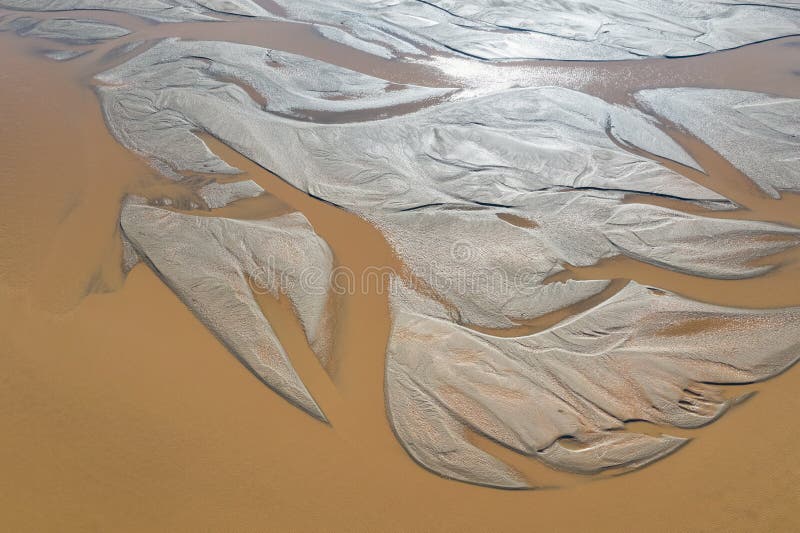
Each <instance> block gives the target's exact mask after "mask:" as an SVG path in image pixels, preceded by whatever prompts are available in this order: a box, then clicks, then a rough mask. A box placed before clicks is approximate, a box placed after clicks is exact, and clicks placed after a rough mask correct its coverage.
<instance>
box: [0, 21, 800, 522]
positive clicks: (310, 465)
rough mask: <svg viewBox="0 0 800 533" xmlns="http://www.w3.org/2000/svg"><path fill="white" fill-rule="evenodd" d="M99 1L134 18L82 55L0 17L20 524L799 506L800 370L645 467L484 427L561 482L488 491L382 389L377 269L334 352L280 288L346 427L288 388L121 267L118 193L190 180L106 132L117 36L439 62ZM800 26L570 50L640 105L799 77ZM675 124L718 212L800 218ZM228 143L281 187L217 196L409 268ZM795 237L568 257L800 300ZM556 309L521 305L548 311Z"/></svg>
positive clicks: (642, 513)
mask: <svg viewBox="0 0 800 533" xmlns="http://www.w3.org/2000/svg"><path fill="white" fill-rule="evenodd" d="M2 14H3V13H2V12H0V15H2ZM58 15H59V16H65V15H64V14H63V13H61V14H58ZM84 15H85V14H84ZM46 16H55V15H53V14H50V15H46ZM90 16H91V17H92V18H101V19H103V20H109V21H114V22H119V23H122V24H123V25H126V26H128V27H131V28H133V29H135V30H136V33H135V35H134V36H132V37H130V38H125V39H121V40H119V41H117V42H114V43H107V44H104V45H101V46H100V47H98V48H99V49H98V50H97V51H95V52H92V53H91V54H88V55H86V56H84V57H82V58H79V59H77V60H74V61H70V62H66V63H56V62H53V61H49V60H47V59H45V58H43V57H42V56H41V55H40V53H39V52H40V51H41V50H42V49H44V48H52V47H53V46H52V43H47V42H45V41H38V40H35V39H22V38H18V37H16V36H14V35H11V34H8V33H0V65H2V69H0V179H2V187H0V365H2V371H1V372H0V472H2V475H0V523H2V529H3V530H8V531H431V530H440V531H531V530H545V531H550V530H555V531H559V530H568V529H569V530H572V529H579V528H580V529H590V530H601V531H603V530H608V531H612V530H614V531H616V530H633V531H636V530H644V529H652V530H659V531H683V530H693V531H734V530H736V531H752V530H761V531H781V530H783V531H791V530H798V529H799V528H800V513H798V512H797V509H798V505H800V491H799V490H798V488H797V487H798V486H800V448H798V442H800V424H798V423H797V413H798V411H800V394H797V392H798V391H800V371H799V370H798V369H791V370H789V371H787V372H786V373H784V374H783V375H781V376H779V377H777V378H775V379H774V380H771V381H769V382H767V383H763V384H759V385H755V386H750V387H745V388H741V391H751V390H756V391H759V393H758V394H757V395H756V396H755V397H753V398H751V399H749V400H748V401H747V402H745V403H743V404H742V405H740V406H738V407H736V408H735V409H733V410H732V411H731V412H730V413H729V414H727V415H725V416H724V417H723V418H722V419H721V420H720V421H718V422H716V423H714V424H713V425H711V426H709V427H707V428H702V429H699V430H694V431H683V432H678V431H675V430H670V432H671V433H673V434H680V435H682V436H690V437H695V438H694V440H693V441H692V442H691V443H690V444H689V445H687V446H686V447H685V448H684V449H682V450H680V452H679V453H676V454H673V455H672V456H670V457H668V458H666V459H664V460H662V461H660V462H658V463H656V464H654V465H652V466H649V467H647V468H645V469H643V470H641V471H638V472H635V473H631V474H626V475H624V476H616V475H613V473H610V474H609V475H605V476H599V477H581V476H573V475H568V474H563V473H558V472H553V471H551V470H549V469H547V468H546V467H544V466H542V465H540V464H538V463H537V462H536V461H533V460H528V459H525V458H523V457H520V456H518V455H516V454H514V453H512V452H510V451H509V450H507V449H505V448H502V447H500V446H497V445H496V444H494V443H492V442H488V441H486V442H485V441H484V440H483V439H480V438H479V437H477V436H475V437H474V438H475V442H476V443H477V444H478V445H480V446H482V447H484V448H486V449H488V450H490V451H491V452H492V453H495V454H496V455H498V456H499V457H501V458H502V459H504V460H506V461H508V462H509V463H510V464H512V465H513V466H514V467H515V468H517V469H518V470H520V471H521V472H523V473H524V474H525V475H526V476H528V477H529V478H530V479H531V480H532V481H533V482H534V484H536V485H537V486H539V487H541V488H542V490H533V491H521V492H513V491H512V492H510V491H500V490H491V489H486V488H480V487H474V486H470V485H466V484H462V483H456V482H453V481H448V480H445V479H442V478H440V477H438V476H435V475H433V474H431V473H429V472H427V471H425V470H424V469H422V468H420V467H418V466H417V465H415V464H414V463H413V462H412V461H411V460H410V459H409V458H408V456H407V455H406V454H405V452H404V451H403V449H402V448H401V446H400V445H399V444H398V442H397V441H396V440H395V438H394V436H393V434H392V432H391V429H390V427H389V425H388V422H387V419H386V416H385V412H384V403H383V364H384V350H385V345H386V339H387V335H388V332H389V315H388V305H387V297H386V291H385V290H384V289H385V287H382V286H381V285H380V283H378V284H375V285H374V286H372V285H371V286H370V287H367V288H365V290H360V288H359V287H356V290H355V291H353V292H354V293H355V294H354V295H350V296H345V297H342V298H341V299H340V300H339V302H338V312H337V326H336V345H335V350H334V354H333V362H332V365H331V368H330V369H329V370H330V373H327V372H325V371H324V370H323V369H322V368H321V367H320V366H319V365H318V364H317V363H316V361H315V359H314V356H313V354H312V353H311V352H310V349H309V348H308V346H307V343H306V342H305V339H304V338H303V335H302V332H301V329H300V326H299V324H298V323H297V320H296V318H295V317H294V316H293V314H292V313H290V312H289V307H288V304H287V303H286V302H285V301H283V300H281V301H276V300H274V299H272V298H270V297H268V296H259V303H260V304H261V306H262V308H263V310H264V312H265V314H266V316H267V317H268V318H269V320H270V322H271V323H272V324H273V325H274V327H275V330H276V332H277V333H278V336H279V337H280V339H281V341H282V342H283V343H284V344H285V345H286V347H287V350H288V352H289V353H290V354H291V357H292V360H293V362H294V364H295V365H296V367H297V368H298V372H299V373H300V375H301V377H302V378H303V379H304V381H305V382H306V383H307V384H308V387H309V389H310V390H311V391H312V393H313V394H314V396H315V397H316V398H317V399H318V400H319V402H320V404H321V406H322V408H323V409H324V410H325V412H326V414H328V415H329V417H330V419H331V422H332V424H331V425H325V424H321V423H319V422H317V421H315V420H313V419H312V418H311V417H308V416H306V415H304V414H303V413H302V412H300V411H299V410H297V409H295V408H293V407H291V406H290V405H289V404H288V403H287V402H285V401H284V400H282V399H281V398H279V397H278V396H277V395H275V394H274V393H273V392H271V391H270V390H269V389H268V388H266V387H264V386H263V385H262V384H261V382H259V381H258V380H257V379H255V378H254V377H253V376H252V375H251V374H250V373H249V372H248V371H247V370H246V369H245V368H244V367H243V366H241V365H240V364H239V363H238V362H237V361H236V359H235V358H234V357H232V356H231V355H230V354H229V353H227V351H226V350H225V349H224V348H223V347H222V346H221V345H220V344H219V342H217V341H216V339H215V338H214V337H213V336H212V335H211V334H210V333H209V332H208V331H207V330H206V329H205V328H204V327H203V326H202V325H201V324H200V323H199V322H198V321H197V320H196V319H195V318H194V317H193V315H192V314H191V313H190V312H189V311H188V310H187V309H186V308H185V307H184V306H183V305H182V304H181V303H180V301H179V300H178V299H177V297H175V295H174V294H172V293H171V291H170V290H169V289H168V288H167V287H166V286H164V285H163V283H162V282H161V281H160V280H159V279H158V278H157V277H156V276H155V275H154V274H153V273H152V272H151V271H150V270H149V269H148V268H147V267H146V266H144V265H139V266H137V267H136V268H135V269H134V270H133V271H132V272H131V274H130V276H129V277H128V278H127V279H124V278H123V276H122V274H121V272H120V269H119V261H120V256H121V247H120V243H119V235H118V229H117V217H118V212H119V205H120V201H121V199H122V198H123V197H124V196H125V195H126V194H131V193H133V194H141V195H144V196H147V197H148V198H151V199H153V200H157V199H159V198H172V199H181V198H182V197H185V195H186V194H187V191H186V190H184V189H183V188H182V187H181V186H179V185H176V184H172V183H169V182H166V181H164V180H163V179H161V178H159V177H158V176H157V175H156V174H155V173H154V171H153V170H152V169H151V168H150V167H149V166H148V165H147V164H146V163H145V162H144V161H142V160H140V159H139V158H137V157H136V156H135V155H133V154H131V153H130V152H128V151H127V150H125V149H124V148H122V147H121V146H120V145H118V144H117V143H116V142H115V140H114V139H113V138H112V137H111V136H110V135H109V134H108V132H107V130H106V128H105V126H104V124H103V120H102V116H101V113H100V110H99V107H98V104H97V100H96V98H95V96H94V93H93V91H92V89H91V77H92V75H93V74H94V73H96V72H98V71H100V70H103V69H105V68H108V66H110V65H111V64H113V63H114V62H118V61H120V60H121V59H122V58H116V59H107V58H105V54H106V53H107V52H109V51H111V50H112V49H113V48H114V47H115V46H117V45H118V44H120V43H122V42H127V41H130V40H133V39H134V38H145V39H157V38H162V37H165V36H170V35H175V36H182V37H186V38H209V39H232V40H239V41H246V42H250V43H252V44H259V45H263V46H271V47H275V48H282V49H287V50H290V51H295V52H299V53H304V54H306V55H310V56H312V57H317V58H320V59H324V60H327V61H331V62H334V63H337V64H342V65H344V66H349V67H351V68H356V69H358V70H362V71H364V72H369V73H374V74H377V75H382V76H386V77H389V78H390V79H392V80H393V81H397V82H404V81H405V82H407V81H409V80H411V81H415V82H428V83H434V82H436V79H435V78H436V77H435V76H434V75H433V73H432V71H430V69H426V68H424V67H420V66H400V65H398V64H397V63H393V62H389V61H385V60H381V59H376V58H371V57H369V56H366V55H364V54H359V53H357V52H352V51H348V50H347V49H345V48H343V47H340V46H337V45H333V44H331V43H328V42H326V41H323V40H322V39H320V38H319V37H316V36H314V34H313V33H312V32H311V31H310V30H308V28H307V27H302V26H298V25H287V24H278V23H268V24H267V25H259V24H258V23H253V22H247V21H238V20H232V21H230V22H224V23H216V24H175V25H155V24H150V23H146V22H143V21H141V20H139V19H136V18H133V17H127V16H124V15H116V14H107V13H100V12H98V13H94V12H93V13H91V14H90ZM797 42H800V40H798V39H791V38H790V39H782V40H777V41H773V42H769V43H762V44H758V45H753V46H750V47H744V48H742V49H739V50H733V51H728V52H722V53H719V54H714V55H709V56H702V57H698V58H690V59H681V60H647V61H641V62H635V63H634V62H632V63H626V64H619V63H613V64H608V65H602V66H598V65H593V64H574V65H565V64H563V63H559V64H556V63H550V65H551V66H552V68H556V69H573V70H574V69H590V70H594V71H597V70H598V69H599V70H601V71H602V72H604V73H609V72H614V73H616V74H615V75H614V76H596V75H592V76H589V77H586V76H584V77H581V78H580V79H582V80H590V83H588V84H587V83H585V82H584V81H581V82H580V83H581V84H583V85H584V88H585V89H586V90H589V91H590V92H594V93H596V94H600V95H602V96H605V97H607V98H609V99H611V100H615V101H628V97H627V94H628V93H629V91H630V90H631V89H632V88H637V87H645V86H658V85H659V84H662V85H678V84H680V85H686V84H689V85H703V86H727V87H734V88H743V89H755V90H763V91H766V92H771V93H775V94H783V95H787V96H800V77H798V76H796V75H795V74H794V73H793V71H794V70H796V69H797V63H798V61H797V60H798V59H799V58H800V47H797V46H796V43H797ZM544 63H547V62H536V63H531V64H529V65H525V66H520V65H516V66H504V67H501V68H530V69H538V68H541V67H542V66H543V64H544ZM576 79H577V78H576ZM666 80H670V81H666ZM439 81H441V82H442V84H446V83H445V82H446V81H447V80H439ZM679 82H680V83H679ZM672 133H675V134H676V138H677V139H678V140H679V142H681V143H682V144H684V146H685V147H686V148H687V149H688V150H689V151H690V152H691V153H692V155H693V156H695V158H696V159H697V160H698V161H699V162H700V163H701V164H703V166H704V167H705V168H707V169H708V170H709V173H708V175H692V174H690V173H689V176H690V177H692V178H693V179H696V180H698V181H700V182H702V183H703V184H705V185H708V186H709V187H711V188H713V189H715V190H717V191H720V192H722V193H724V194H726V195H729V196H730V197H731V198H732V199H734V200H735V201H736V202H737V203H738V204H739V205H741V206H742V208H741V209H740V210H737V211H734V212H716V213H712V214H711V216H724V217H743V218H753V219H763V220H773V221H778V222H782V223H785V224H792V225H800V209H798V208H800V205H798V204H799V203H800V200H798V198H797V197H796V196H792V195H786V196H785V197H784V198H783V199H782V200H779V201H775V200H771V199H769V198H766V197H765V196H764V195H762V194H760V193H759V192H758V191H757V190H756V189H755V188H754V187H753V186H752V184H750V183H749V182H748V181H747V180H746V178H744V177H743V176H741V174H739V173H738V172H736V171H735V169H733V168H732V167H731V166H730V165H729V164H727V163H726V162H725V161H724V160H721V158H719V157H718V156H717V155H716V154H714V153H713V151H710V150H709V149H708V148H707V147H705V146H703V145H702V143H699V142H697V141H696V140H694V139H691V138H689V137H687V136H685V135H681V134H679V133H678V132H672ZM209 144H210V145H211V147H212V149H214V150H215V151H216V152H217V153H219V154H220V155H221V156H222V157H223V158H225V159H226V160H227V161H228V162H230V163H231V164H233V165H235V166H238V167H239V168H242V169H243V170H244V171H245V173H246V174H245V176H246V177H249V178H252V179H254V180H255V181H257V182H258V183H259V184H261V185H262V186H263V187H264V188H265V189H266V190H267V191H268V192H269V193H270V196H266V197H262V198H259V199H253V200H247V201H243V202H239V203H237V204H235V205H232V206H229V207H226V208H224V209H220V210H215V211H214V212H213V214H215V215H216V214H219V215H224V216H236V217H244V218H260V217H268V216H274V215H276V214H278V213H282V212H286V211H288V210H300V211H302V212H303V213H304V214H305V215H306V216H307V217H308V219H309V220H310V221H311V223H312V224H313V226H314V227H315V229H316V230H317V232H318V233H319V234H320V235H321V236H322V237H323V238H325V239H326V240H327V241H328V242H329V243H330V245H331V247H332V249H333V250H334V253H335V255H336V260H337V263H338V264H340V265H345V266H347V267H349V268H351V269H352V270H353V271H355V272H360V271H363V270H364V269H366V268H368V267H382V266H390V267H393V268H396V269H400V268H401V267H402V265H400V264H399V261H398V260H397V258H396V257H395V256H394V254H393V253H392V251H391V249H390V248H389V246H388V245H387V244H386V242H385V241H384V239H383V238H382V237H381V235H380V233H379V232H378V231H376V230H375V229H374V228H373V227H372V226H370V225H369V224H368V223H366V222H365V221H363V220H361V219H359V218H357V217H355V216H353V215H351V214H348V213H346V212H344V211H341V210H339V209H337V208H335V207H333V206H330V205H328V204H326V203H324V202H320V201H318V200H315V199H313V198H310V197H309V196H307V195H306V194H304V193H302V192H300V191H298V190H296V189H294V188H292V187H291V186H289V185H288V184H286V183H285V182H283V181H281V180H280V179H279V178H278V177H276V176H274V175H272V174H270V173H269V172H267V171H265V170H264V169H261V168H259V167H258V166H256V165H255V164H253V163H252V162H250V161H247V160H246V159H245V158H243V157H242V156H240V155H238V154H236V153H235V152H233V151H232V150H230V149H229V148H227V147H225V146H222V145H220V143H217V142H214V141H213V140H209ZM681 170H682V171H685V169H681ZM629 201H641V199H640V198H635V197H632V198H630V199H629ZM649 201H656V202H658V203H661V204H663V205H668V206H670V207H677V206H676V205H675V204H674V202H670V201H668V200H662V199H657V200H649ZM680 208H682V209H687V210H696V209H699V208H693V207H692V208H690V207H687V206H680ZM206 214H208V213H206ZM777 259H778V261H777V262H778V263H779V266H778V268H777V269H776V270H774V271H773V272H771V273H770V274H768V275H766V276H763V277H760V278H756V279H753V280H742V281H727V280H726V281H716V280H707V279H701V278H695V277H691V276H685V275H682V274H677V273H672V272H669V271H666V270H663V269H659V268H656V267H652V266H648V265H644V264H642V263H639V262H636V261H633V260H629V259H622V258H615V259H610V260H607V261H603V262H601V263H600V264H598V265H596V266H594V267H589V268H581V269H575V268H569V269H568V271H567V272H565V273H564V274H562V275H561V277H562V278H566V277H574V278H580V279H595V278H598V279H607V278H612V279H620V280H622V279H635V280H637V281H640V282H642V283H647V284H652V285H655V286H658V287H662V288H664V289H669V290H673V291H676V292H679V293H681V294H685V295H687V296H690V297H692V298H696V299H699V300H703V301H707V302H713V303H719V304H725V305H739V306H744V307H761V308H765V307H778V306H787V305H800V253H799V252H798V251H797V250H793V251H789V252H786V253H784V254H782V256H781V257H779V258H777ZM357 283H360V282H359V281H358V279H357ZM622 283H624V281H618V282H616V284H615V285H614V286H613V287H612V289H611V290H612V291H613V290H616V288H617V287H619V286H621V284H622ZM577 310H579V309H571V310H567V312H566V314H568V313H572V312H576V311H577ZM560 318H561V317H560V316H559V315H556V316H552V317H545V319H544V320H543V321H540V322H539V323H533V324H529V325H524V326H521V327H524V328H528V329H532V330H536V329H541V328H542V327H545V326H546V325H547V324H548V323H552V322H554V321H556V320H558V319H560ZM704 327H713V325H711V326H709V325H704ZM741 391H738V390H737V392H741ZM638 429H643V430H647V431H652V430H653V428H652V427H650V428H637V430H638ZM551 487H559V488H557V489H552V490H550V488H551Z"/></svg>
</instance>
